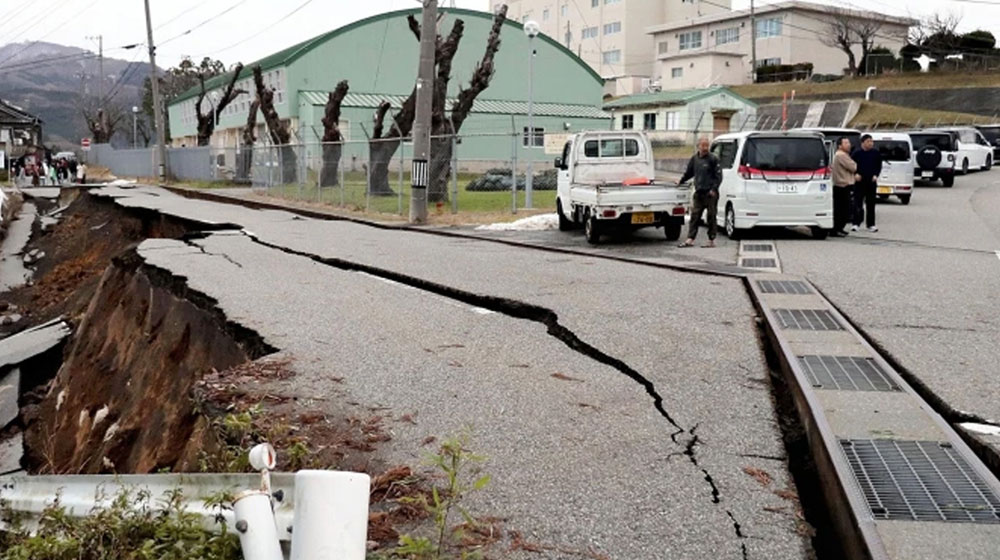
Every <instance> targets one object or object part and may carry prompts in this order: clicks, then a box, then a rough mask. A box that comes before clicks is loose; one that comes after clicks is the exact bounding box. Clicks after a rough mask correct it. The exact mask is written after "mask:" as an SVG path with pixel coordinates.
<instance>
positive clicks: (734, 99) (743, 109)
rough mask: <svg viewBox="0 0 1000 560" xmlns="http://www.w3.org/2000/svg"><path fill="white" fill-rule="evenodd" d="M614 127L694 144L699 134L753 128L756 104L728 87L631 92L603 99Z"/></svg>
mask: <svg viewBox="0 0 1000 560" xmlns="http://www.w3.org/2000/svg"><path fill="white" fill-rule="evenodd" d="M604 110H605V111H606V112H609V113H611V115H612V116H613V118H614V128H615V130H632V129H641V130H645V131H647V132H648V133H649V135H650V138H651V139H653V140H658V141H676V142H682V143H685V144H693V143H694V140H695V138H697V137H698V136H714V135H716V134H723V133H726V132H736V131H740V130H752V129H753V128H754V126H755V125H756V119H757V104H756V103H754V102H753V101H750V100H749V99H746V98H744V97H742V96H740V95H737V94H736V93H733V92H732V91H731V90H729V89H728V88H724V87H712V88H705V89H691V90H672V91H659V92H650V93H640V94H636V95H629V96H626V97H621V98H618V99H614V100H612V101H608V102H605V103H604Z"/></svg>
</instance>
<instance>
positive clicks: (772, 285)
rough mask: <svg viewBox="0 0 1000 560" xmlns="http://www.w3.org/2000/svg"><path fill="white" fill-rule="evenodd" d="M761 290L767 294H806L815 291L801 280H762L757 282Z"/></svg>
mask: <svg viewBox="0 0 1000 560" xmlns="http://www.w3.org/2000/svg"><path fill="white" fill-rule="evenodd" d="M757 286H758V287H760V291H762V292H764V293H765V294H792V295H806V294H811V293H813V292H812V290H811V289H809V285H808V284H806V283H805V282H802V281H801V280H760V281H758V282H757Z"/></svg>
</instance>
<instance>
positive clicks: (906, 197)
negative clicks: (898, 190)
mask: <svg viewBox="0 0 1000 560" xmlns="http://www.w3.org/2000/svg"><path fill="white" fill-rule="evenodd" d="M911 196H913V195H911V194H901V195H899V201H900V202H902V203H903V206H906V205H907V204H909V203H910V197H911Z"/></svg>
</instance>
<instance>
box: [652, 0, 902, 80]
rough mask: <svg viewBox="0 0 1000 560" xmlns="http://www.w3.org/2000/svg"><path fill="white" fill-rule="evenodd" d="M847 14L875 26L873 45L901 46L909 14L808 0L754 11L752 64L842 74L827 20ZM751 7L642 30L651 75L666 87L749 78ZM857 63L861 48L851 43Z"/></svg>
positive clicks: (839, 52)
mask: <svg viewBox="0 0 1000 560" xmlns="http://www.w3.org/2000/svg"><path fill="white" fill-rule="evenodd" d="M841 14H846V15H847V16H848V17H851V18H856V19H859V20H866V21H874V22H878V23H879V24H880V28H879V29H878V31H877V32H876V35H875V40H874V44H875V45H876V46H882V47H886V48H889V49H891V50H892V51H893V52H898V51H899V49H900V48H901V47H902V46H903V45H905V44H906V36H907V33H908V31H909V28H910V27H911V26H913V25H915V24H916V23H917V22H916V21H914V20H912V19H910V18H903V17H896V16H890V15H886V14H881V13H878V12H868V11H850V12H844V11H843V10H842V9H840V8H835V7H831V6H825V5H821V4H813V3H809V2H799V1H792V2H780V3H776V4H766V5H763V6H759V7H758V8H757V9H756V12H755V19H756V28H757V29H756V35H757V66H758V67H760V66H767V65H779V64H798V63H806V62H808V63H812V64H813V73H815V74H837V75H840V74H843V73H844V69H845V68H846V67H847V65H848V62H847V61H848V59H847V54H845V53H844V52H843V51H842V50H840V48H838V47H834V46H830V45H829V44H828V43H830V41H829V40H828V37H829V35H830V33H829V28H830V22H831V21H832V20H833V18H834V17H839V16H840V15H841ZM750 28H751V25H750V11H749V10H736V11H725V12H718V13H713V14H706V15H701V16H694V17H684V18H674V19H673V20H672V21H668V23H665V24H662V25H656V26H653V27H649V28H647V31H648V32H649V35H650V36H651V37H652V39H653V44H654V52H655V53H656V64H655V68H654V70H653V79H654V80H656V81H658V82H659V84H660V86H661V87H662V88H663V89H665V90H667V89H671V90H672V89H691V88H704V87H709V86H714V85H738V84H746V83H750V82H751V79H752V78H751V76H752V71H751V70H752V69H751V66H752V64H751V51H752V48H751V43H752V39H753V35H752V34H751V32H750ZM854 51H855V57H856V60H857V62H858V63H860V62H861V47H860V46H855V47H854Z"/></svg>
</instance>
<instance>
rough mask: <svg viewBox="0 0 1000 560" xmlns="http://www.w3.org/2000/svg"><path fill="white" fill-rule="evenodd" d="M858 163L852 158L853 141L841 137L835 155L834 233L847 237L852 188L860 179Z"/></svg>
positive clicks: (836, 235)
mask: <svg viewBox="0 0 1000 560" xmlns="http://www.w3.org/2000/svg"><path fill="white" fill-rule="evenodd" d="M857 173H858V164H857V162H855V161H854V160H853V159H851V141H850V140H849V139H847V138H844V137H840V138H839V139H838V140H837V152H836V153H835V154H834V156H833V235H834V236H835V237H846V236H847V232H846V231H844V228H845V227H846V226H847V222H848V221H850V218H851V217H852V216H851V189H853V188H854V183H856V182H857V181H858V174H857Z"/></svg>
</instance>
